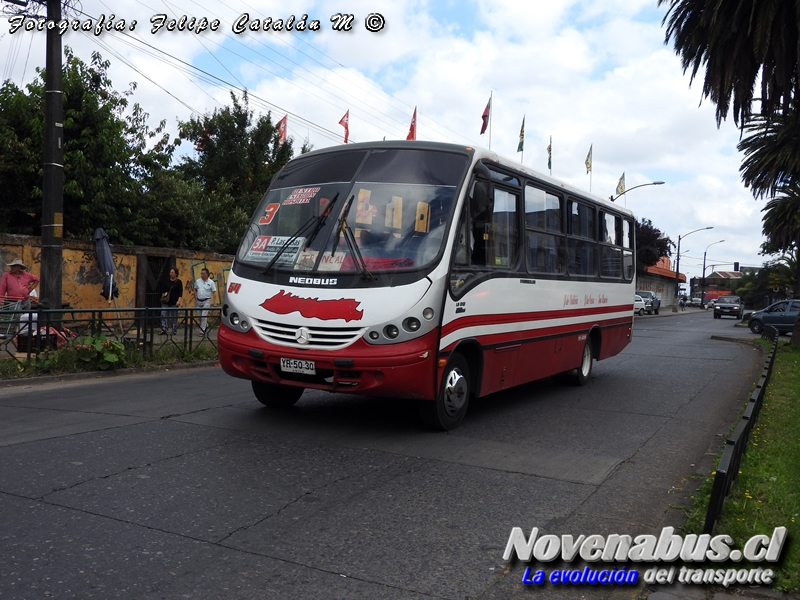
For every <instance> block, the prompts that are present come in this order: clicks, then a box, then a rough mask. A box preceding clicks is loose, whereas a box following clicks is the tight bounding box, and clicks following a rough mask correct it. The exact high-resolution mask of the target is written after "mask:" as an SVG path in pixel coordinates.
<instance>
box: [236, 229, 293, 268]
mask: <svg viewBox="0 0 800 600" xmlns="http://www.w3.org/2000/svg"><path fill="white" fill-rule="evenodd" d="M290 237H291V236H287V235H259V236H258V237H257V238H256V239H255V241H254V242H253V245H252V246H250V250H248V252H247V260H252V261H263V262H269V261H270V260H272V258H273V257H274V256H275V253H276V252H278V250H280V249H281V248H282V247H283V245H284V244H285V243H286V242H288V241H289V239H290ZM304 243H305V238H302V237H299V238H296V239H294V240H293V241H292V243H291V244H290V245H289V247H288V248H286V250H284V252H283V254H281V256H280V257H279V258H278V260H277V263H278V264H279V265H292V264H294V261H295V259H296V258H297V255H298V253H299V252H300V249H301V248H302V247H303V244H304Z"/></svg>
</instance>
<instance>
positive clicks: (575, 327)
mask: <svg viewBox="0 0 800 600" xmlns="http://www.w3.org/2000/svg"><path fill="white" fill-rule="evenodd" d="M631 322H632V317H631V319H627V318H620V319H609V320H607V321H601V322H599V323H573V324H570V325H559V326H556V327H545V328H542V329H523V330H519V331H508V332H505V333H487V334H478V335H473V336H470V337H471V338H473V339H476V340H477V341H478V342H480V344H481V346H484V347H486V346H494V345H497V344H511V343H529V342H535V341H537V340H540V339H542V338H547V337H555V336H566V335H574V334H581V333H583V334H585V333H588V331H589V328H590V327H592V326H594V325H598V326H599V327H600V328H601V329H607V328H611V327H620V326H625V325H627V326H630V325H631ZM460 341H461V340H460V339H458V340H453V341H452V342H450V343H449V344H448V345H447V346H446V347H445V348H442V349H441V350H440V352H448V351H450V350H452V348H453V347H454V346H455V345H456V344H458V343H459V342H460Z"/></svg>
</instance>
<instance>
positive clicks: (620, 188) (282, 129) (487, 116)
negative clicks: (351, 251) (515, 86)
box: [277, 95, 625, 195]
mask: <svg viewBox="0 0 800 600" xmlns="http://www.w3.org/2000/svg"><path fill="white" fill-rule="evenodd" d="M287 117H288V115H287V116H284V117H283V118H282V119H281V120H280V121H278V124H277V126H278V136H279V137H278V143H279V144H283V143H285V142H286V122H287ZM491 120H492V97H491V95H490V96H489V102H487V103H486V108H484V109H483V114H482V115H481V135H484V134H485V133H486V132H487V130H488V131H489V148H491V139H492V138H491V131H492V130H491ZM339 125H341V126H342V127H343V128H344V143H345V144H346V143H348V141H349V140H350V110H349V109H348V111H347V112H346V113H344V116H343V117H342V118H341V119H339ZM416 139H417V107H416V106H415V107H414V114H413V115H412V116H411V124H410V126H409V128H408V135H407V136H406V140H416ZM593 147H594V144H590V145H589V153H588V154H587V155H586V160H585V161H584V164H585V165H586V174H587V175H589V176H590V177H589V191H591V189H592V183H591V173H592V149H593ZM517 152H520V153H522V155H523V157H524V152H525V116H524V115H523V117H522V126H521V127H520V129H519V143H518V144H517ZM547 169H548V171H549V172H550V174H551V175H552V174H553V136H552V135H551V136H550V141H549V143H548V144H547ZM616 193H617V195H621V194H624V193H625V173H624V172H623V173H622V176H621V177H620V178H619V182H618V183H617V188H616Z"/></svg>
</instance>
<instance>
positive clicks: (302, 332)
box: [294, 327, 311, 345]
mask: <svg viewBox="0 0 800 600" xmlns="http://www.w3.org/2000/svg"><path fill="white" fill-rule="evenodd" d="M294 339H295V340H297V343H298V344H303V345H306V344H308V343H309V342H310V341H311V333H310V332H309V331H308V327H301V328H300V329H298V330H297V331H296V332H295V334H294Z"/></svg>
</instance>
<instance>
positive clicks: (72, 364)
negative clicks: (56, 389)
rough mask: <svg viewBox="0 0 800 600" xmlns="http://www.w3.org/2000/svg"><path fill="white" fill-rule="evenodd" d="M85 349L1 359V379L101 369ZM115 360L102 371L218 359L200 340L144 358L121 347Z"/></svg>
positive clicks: (171, 345)
mask: <svg viewBox="0 0 800 600" xmlns="http://www.w3.org/2000/svg"><path fill="white" fill-rule="evenodd" d="M82 353H84V354H85V353H86V350H85V349H82V348H79V347H77V346H76V347H69V348H63V349H61V350H50V351H47V352H42V353H40V354H37V355H32V356H31V360H29V361H25V362H18V361H16V360H14V359H13V358H10V357H9V358H8V359H4V360H0V380H3V379H19V378H23V377H36V376H39V375H65V374H67V373H80V372H94V371H97V370H98V369H100V368H101V367H100V366H99V364H100V363H99V362H98V361H95V360H86V358H85V357H83V358H82ZM118 354H119V356H118V359H119V360H118V361H117V362H116V363H114V364H111V365H108V366H106V367H105V369H104V370H109V369H111V370H113V369H115V368H117V367H122V366H124V367H131V368H134V369H135V368H142V367H148V366H156V365H172V364H177V363H187V362H201V361H209V360H219V353H218V352H217V349H216V348H215V347H214V346H213V345H212V344H210V343H208V344H206V343H202V344H199V345H198V346H195V348H194V349H192V350H191V351H189V350H184V349H183V348H181V347H178V346H177V345H174V344H167V345H165V346H163V347H161V348H158V349H156V350H155V351H154V352H153V353H152V355H150V356H146V357H143V356H142V354H141V352H139V350H138V349H135V348H128V349H120V350H119V351H118Z"/></svg>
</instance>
